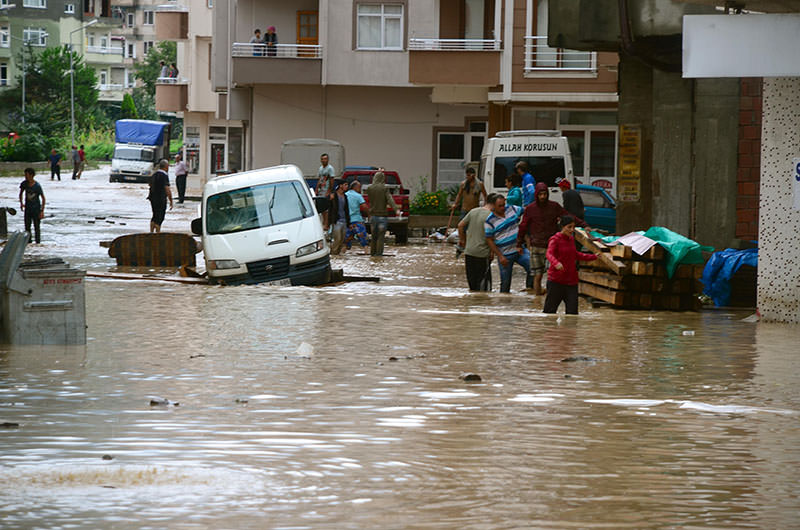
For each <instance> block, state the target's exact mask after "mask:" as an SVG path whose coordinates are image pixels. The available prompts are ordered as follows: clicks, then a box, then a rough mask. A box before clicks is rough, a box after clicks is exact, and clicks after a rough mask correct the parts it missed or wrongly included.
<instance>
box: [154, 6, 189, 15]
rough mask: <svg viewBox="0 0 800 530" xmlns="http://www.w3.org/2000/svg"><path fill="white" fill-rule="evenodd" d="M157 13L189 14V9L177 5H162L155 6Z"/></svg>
mask: <svg viewBox="0 0 800 530" xmlns="http://www.w3.org/2000/svg"><path fill="white" fill-rule="evenodd" d="M159 11H178V12H184V11H185V12H187V13H188V12H189V8H188V7H186V6H182V5H179V4H162V5H160V6H156V12H159Z"/></svg>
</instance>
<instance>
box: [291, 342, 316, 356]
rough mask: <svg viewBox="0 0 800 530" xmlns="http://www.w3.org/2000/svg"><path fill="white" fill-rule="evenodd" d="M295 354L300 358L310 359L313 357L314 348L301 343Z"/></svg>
mask: <svg viewBox="0 0 800 530" xmlns="http://www.w3.org/2000/svg"><path fill="white" fill-rule="evenodd" d="M295 353H297V355H299V356H301V357H311V356H312V355H314V346H312V345H311V344H309V343H307V342H301V343H300V346H298V347H297V351H296V352H295Z"/></svg>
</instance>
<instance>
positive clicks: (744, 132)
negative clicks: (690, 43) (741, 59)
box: [736, 77, 762, 240]
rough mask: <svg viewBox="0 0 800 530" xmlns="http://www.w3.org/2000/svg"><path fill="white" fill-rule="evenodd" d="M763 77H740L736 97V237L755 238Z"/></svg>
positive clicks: (756, 232)
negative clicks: (737, 153) (737, 158)
mask: <svg viewBox="0 0 800 530" xmlns="http://www.w3.org/2000/svg"><path fill="white" fill-rule="evenodd" d="M761 84H762V79H761V78H760V77H756V78H746V79H742V80H741V95H740V97H739V170H738V172H737V174H736V186H737V197H736V237H738V238H740V239H746V240H752V239H758V194H759V183H760V180H761V112H762V110H761V109H762V106H761Z"/></svg>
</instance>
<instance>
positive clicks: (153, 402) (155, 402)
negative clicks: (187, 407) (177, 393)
mask: <svg viewBox="0 0 800 530" xmlns="http://www.w3.org/2000/svg"><path fill="white" fill-rule="evenodd" d="M178 405H180V403H178V402H177V401H170V400H168V399H166V398H162V397H158V396H154V397H151V398H150V406H151V407H158V406H166V407H177V406H178Z"/></svg>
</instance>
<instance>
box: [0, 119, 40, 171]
mask: <svg viewBox="0 0 800 530" xmlns="http://www.w3.org/2000/svg"><path fill="white" fill-rule="evenodd" d="M14 132H16V133H17V135H19V137H18V138H16V139H11V138H8V137H6V138H3V139H1V140H0V158H2V159H3V160H5V161H17V162H37V161H39V160H44V159H45V158H46V155H47V138H46V137H45V135H44V134H43V133H42V130H41V128H40V127H39V126H38V125H37V124H35V123H26V124H21V125H20V127H19V128H17V130H16V131H14Z"/></svg>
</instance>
